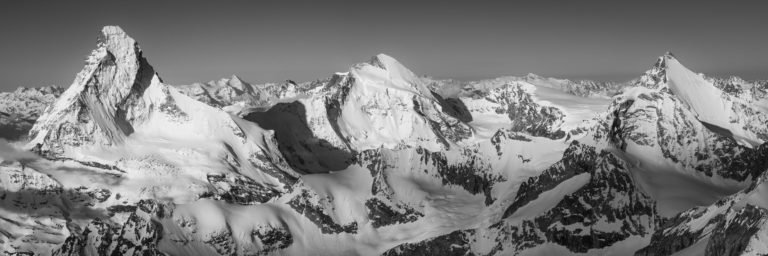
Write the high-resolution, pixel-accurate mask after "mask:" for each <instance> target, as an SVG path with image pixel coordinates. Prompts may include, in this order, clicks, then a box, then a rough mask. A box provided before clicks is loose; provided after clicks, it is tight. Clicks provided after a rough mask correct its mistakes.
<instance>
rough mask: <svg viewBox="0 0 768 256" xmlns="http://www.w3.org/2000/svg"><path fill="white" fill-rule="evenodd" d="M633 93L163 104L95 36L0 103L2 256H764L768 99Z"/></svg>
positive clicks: (682, 84)
mask: <svg viewBox="0 0 768 256" xmlns="http://www.w3.org/2000/svg"><path fill="white" fill-rule="evenodd" d="M157 68H158V69H161V68H162V67H157ZM638 74H639V75H640V76H639V77H638V78H637V79H634V80H631V81H628V82H625V83H602V82H594V81H572V80H567V79H558V78H547V77H541V76H538V75H535V74H529V75H526V76H522V77H511V76H509V77H499V78H494V79H486V80H479V81H456V80H441V79H436V78H431V77H426V76H419V75H416V74H415V73H414V72H413V71H411V70H409V69H408V68H407V67H406V66H405V65H403V64H402V63H400V62H398V61H397V60H396V59H394V58H392V57H390V56H388V55H385V54H378V55H376V56H374V57H372V58H371V59H370V60H369V61H367V62H362V63H358V64H354V65H352V66H351V67H350V68H349V70H347V71H344V72H338V73H335V74H330V75H329V76H328V77H327V78H323V79H318V80H315V81H312V82H302V83H297V82H294V81H291V80H288V81H284V82H277V83H267V84H251V83H248V82H246V81H244V80H243V79H241V78H240V77H238V76H236V75H233V76H232V77H229V78H223V79H219V80H212V81H210V82H206V83H194V84H189V85H170V84H166V83H164V82H163V80H162V78H161V77H160V76H159V75H158V72H157V70H156V68H155V67H153V66H152V65H150V63H149V59H148V58H147V57H145V56H144V55H143V53H142V50H141V48H140V47H139V45H138V43H137V42H136V41H135V40H134V39H133V38H131V37H130V36H128V35H127V34H126V33H125V32H124V31H123V30H122V29H120V28H119V27H116V26H107V27H104V28H103V29H102V31H101V35H100V36H99V37H98V42H97V46H96V49H95V50H93V51H92V53H91V54H90V56H89V57H88V58H87V61H86V63H85V67H83V69H82V71H80V73H78V74H77V77H76V78H75V80H74V82H73V83H72V85H70V86H69V87H68V88H66V89H64V88H60V87H55V86H51V87H41V88H20V89H18V90H16V91H14V92H6V93H0V133H1V134H2V136H0V137H3V138H4V139H5V140H4V141H2V143H1V144H2V145H0V150H1V151H2V154H0V161H2V162H1V163H0V252H1V253H0V254H5V255H761V254H768V199H767V198H768V197H766V193H768V192H766V191H768V190H767V189H768V183H766V179H767V178H766V177H768V176H767V175H768V174H767V173H766V169H768V145H766V144H765V142H766V141H768V82H766V81H745V80H743V79H740V78H737V77H731V78H728V79H720V78H713V77H707V76H705V75H703V74H697V73H695V72H694V71H691V70H690V69H688V68H686V67H685V66H683V64H682V62H681V61H680V60H678V58H677V57H674V56H673V55H672V54H671V53H667V54H664V55H662V56H661V57H659V59H658V61H657V62H656V63H655V64H653V65H652V66H651V69H650V70H648V71H646V72H645V73H642V72H638Z"/></svg>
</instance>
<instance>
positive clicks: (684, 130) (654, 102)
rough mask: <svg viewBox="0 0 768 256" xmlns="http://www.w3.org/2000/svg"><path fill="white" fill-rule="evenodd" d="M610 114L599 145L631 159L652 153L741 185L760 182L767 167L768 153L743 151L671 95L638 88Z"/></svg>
mask: <svg viewBox="0 0 768 256" xmlns="http://www.w3.org/2000/svg"><path fill="white" fill-rule="evenodd" d="M609 113H610V114H609V115H608V116H607V118H606V119H605V120H604V121H603V122H602V123H601V124H600V125H599V126H598V129H597V130H596V131H595V133H594V134H595V135H594V137H595V139H596V140H605V141H610V142H611V143H612V144H614V145H616V146H617V147H619V148H621V149H622V150H624V151H627V152H629V153H632V152H638V151H640V150H642V148H651V149H652V150H655V151H656V152H657V153H660V155H661V156H663V157H664V158H665V159H667V160H668V161H671V162H672V163H674V164H680V165H682V166H684V167H685V168H686V169H688V170H695V171H697V172H701V173H703V174H705V175H706V176H708V177H713V176H718V177H723V178H727V179H732V180H736V181H745V180H748V179H750V178H755V177H757V176H758V175H759V174H760V173H762V171H763V170H764V168H765V166H766V164H764V161H763V160H762V159H763V158H764V157H763V156H764V154H765V153H764V152H763V150H760V149H757V148H756V149H753V148H749V147H746V146H742V145H739V144H738V143H737V142H736V141H735V140H734V139H733V138H732V137H730V136H728V133H727V132H722V131H721V130H719V129H717V128H713V129H710V128H709V127H707V125H706V123H703V122H700V121H699V120H697V119H696V117H695V116H696V115H695V114H694V113H692V112H691V110H690V108H689V107H688V106H687V105H685V104H684V103H683V102H681V101H680V100H678V99H677V98H675V97H674V95H672V94H670V93H669V92H667V91H655V90H645V89H640V88H638V89H637V90H635V91H633V92H632V93H627V94H623V95H620V96H617V97H616V98H614V101H613V103H612V104H611V106H610V107H609ZM718 131H721V132H718ZM637 154H640V153H637Z"/></svg>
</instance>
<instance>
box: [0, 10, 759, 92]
mask: <svg viewBox="0 0 768 256" xmlns="http://www.w3.org/2000/svg"><path fill="white" fill-rule="evenodd" d="M530 2H531V3H515V2H513V1H507V2H505V3H493V2H482V1H463V2H461V3H447V2H443V1H422V2H418V3H413V2H406V1H404V2H397V1H375V2H373V1H350V2H333V3H328V2H320V1H312V2H295V1H291V2H289V1H183V2H181V1H139V2H137V1H130V2H128V1H125V2H123V1H120V2H118V1H52V2H47V1H13V2H10V3H4V4H3V5H4V6H3V8H2V10H0V33H2V35H3V40H0V56H2V58H0V91H7V90H10V89H12V88H15V87H17V86H41V85H49V84H57V85H62V86H69V84H70V83H71V82H72V80H73V79H74V77H75V75H76V73H77V72H78V71H79V70H80V69H81V68H82V66H83V64H84V59H85V57H86V55H88V54H89V53H90V50H91V49H93V48H94V47H95V38H96V36H97V35H98V33H99V29H100V28H101V27H102V26H104V25H120V26H121V27H123V29H125V30H126V32H128V34H130V35H131V36H132V37H134V38H135V39H136V40H137V41H138V42H139V44H140V45H141V47H142V49H143V50H144V52H145V56H147V58H148V59H149V62H150V63H151V64H152V65H153V66H154V67H155V68H156V70H158V72H159V73H160V75H161V77H163V79H164V80H165V81H166V82H168V83H171V84H187V83H192V82H198V81H208V80H213V79H218V78H221V77H226V76H230V75H232V74H237V75H240V76H241V77H243V78H244V79H246V80H247V81H250V82H255V83H259V82H269V81H282V80H286V79H292V80H296V81H307V80H313V79H317V78H325V77H328V76H330V75H331V74H332V73H333V72H337V71H345V70H347V69H348V68H349V66H351V65H353V64H354V63H357V62H361V61H365V60H368V59H369V58H370V57H371V56H373V55H375V54H377V53H386V54H389V55H391V56H393V57H395V58H397V59H398V60H400V61H401V62H403V63H404V64H405V65H406V66H408V67H409V68H411V69H412V70H413V71H414V72H416V73H418V74H424V75H431V76H435V77H442V78H458V79H477V78H487V77H495V76H501V75H524V74H527V73H537V74H541V75H546V76H557V77H564V78H575V79H595V80H614V81H621V80H628V79H631V78H633V77H636V76H639V75H640V74H641V73H642V72H643V71H645V70H647V69H648V68H649V67H650V65H651V64H653V62H654V61H655V59H656V57H657V56H659V55H661V54H663V53H664V52H665V51H672V52H673V53H675V55H676V56H677V57H678V58H679V59H680V60H681V62H682V63H683V64H684V65H686V66H688V67H689V68H690V69H692V70H694V71H696V72H702V73H707V74H712V75H728V74H733V75H739V76H742V77H744V78H746V79H768V44H766V42H768V32H766V31H768V30H767V29H766V27H768V15H765V13H764V10H766V7H768V2H766V1H733V2H726V1H716V2H714V1H709V2H712V3H709V2H704V1H642V2H641V1H535V3H534V2H533V1H530Z"/></svg>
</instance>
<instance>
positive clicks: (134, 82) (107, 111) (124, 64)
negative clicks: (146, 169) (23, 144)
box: [30, 27, 180, 155]
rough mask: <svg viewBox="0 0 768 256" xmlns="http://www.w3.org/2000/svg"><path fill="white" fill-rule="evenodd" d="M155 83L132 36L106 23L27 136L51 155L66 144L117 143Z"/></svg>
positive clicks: (142, 112)
mask: <svg viewBox="0 0 768 256" xmlns="http://www.w3.org/2000/svg"><path fill="white" fill-rule="evenodd" d="M160 82H161V81H160V78H159V77H158V76H157V74H156V73H155V71H154V69H153V68H152V66H150V65H149V64H148V63H147V61H146V59H144V57H142V52H141V49H140V48H139V46H138V44H136V41H134V40H133V39H132V38H130V37H128V36H127V35H126V34H125V32H123V31H122V30H121V29H120V28H118V27H105V28H104V29H103V30H102V35H101V36H100V37H99V41H98V48H97V49H96V50H94V51H93V52H92V53H91V55H90V56H89V57H88V59H87V63H86V66H85V68H84V69H83V70H82V71H81V72H80V73H79V74H78V76H77V78H76V79H75V82H74V83H73V84H72V86H70V87H69V89H67V91H65V92H64V93H63V94H62V96H61V99H60V100H59V101H58V102H57V103H56V104H55V105H53V107H52V108H51V109H50V111H47V112H46V113H45V114H43V115H42V116H41V117H40V120H39V121H38V122H37V123H36V124H35V126H34V127H33V128H32V131H30V137H32V138H33V141H34V142H33V143H35V147H37V149H38V150H39V151H40V152H43V153H44V154H52V155H57V154H61V153H63V152H64V150H65V147H79V146H86V145H111V144H113V143H119V142H122V141H123V140H124V139H125V137H126V136H128V135H130V134H131V133H132V132H133V126H134V125H135V124H136V123H139V122H141V121H143V120H144V119H146V118H147V116H146V115H147V114H148V113H149V111H148V109H149V107H150V105H151V103H150V102H147V101H145V100H143V99H142V96H143V94H144V92H145V90H147V88H149V87H150V85H153V84H154V85H156V86H158V84H159V83H160ZM168 111H173V109H168ZM179 114H180V113H179Z"/></svg>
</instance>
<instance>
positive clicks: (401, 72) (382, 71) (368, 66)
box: [350, 54, 432, 98]
mask: <svg viewBox="0 0 768 256" xmlns="http://www.w3.org/2000/svg"><path fill="white" fill-rule="evenodd" d="M350 74H352V76H353V77H354V78H355V80H356V81H362V84H366V85H374V86H383V87H389V88H393V89H399V90H405V91H411V92H413V93H416V94H419V95H420V96H422V97H427V98H432V93H431V91H430V90H429V89H428V88H427V86H426V85H425V84H424V82H423V81H422V80H421V78H419V77H418V76H416V75H415V74H414V73H413V71H411V70H410V69H408V68H406V67H405V66H404V65H403V64H401V63H400V62H399V61H397V60H396V59H395V58H392V57H390V56H389V55H386V54H377V55H376V56H373V57H372V58H371V60H370V61H368V62H366V63H360V64H357V65H355V66H353V67H352V69H351V70H350Z"/></svg>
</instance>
